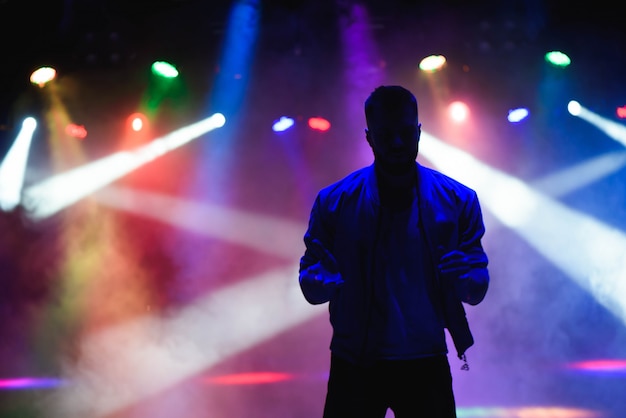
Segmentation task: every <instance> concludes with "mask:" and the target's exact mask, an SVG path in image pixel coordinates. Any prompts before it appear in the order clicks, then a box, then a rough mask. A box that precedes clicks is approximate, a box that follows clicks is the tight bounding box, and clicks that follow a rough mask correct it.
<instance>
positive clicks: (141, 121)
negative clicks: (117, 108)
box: [126, 112, 148, 132]
mask: <svg viewBox="0 0 626 418" xmlns="http://www.w3.org/2000/svg"><path fill="white" fill-rule="evenodd" d="M126 122H127V123H128V127H129V128H130V129H131V130H133V131H134V132H139V131H141V130H143V129H144V128H145V127H146V126H148V118H147V117H146V115H144V114H143V113H139V112H136V113H133V114H131V115H130V116H128V118H127V119H126Z"/></svg>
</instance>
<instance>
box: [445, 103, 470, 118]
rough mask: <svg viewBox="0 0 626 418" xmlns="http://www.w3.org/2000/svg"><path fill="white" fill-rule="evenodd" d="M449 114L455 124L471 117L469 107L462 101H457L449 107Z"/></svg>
mask: <svg viewBox="0 0 626 418" xmlns="http://www.w3.org/2000/svg"><path fill="white" fill-rule="evenodd" d="M448 114H449V115H450V119H452V120H453V121H454V122H456V123H462V122H465V121H466V120H467V118H468V117H469V107H468V106H467V105H466V104H465V103H463V102H461V101H455V102H452V103H450V105H449V106H448Z"/></svg>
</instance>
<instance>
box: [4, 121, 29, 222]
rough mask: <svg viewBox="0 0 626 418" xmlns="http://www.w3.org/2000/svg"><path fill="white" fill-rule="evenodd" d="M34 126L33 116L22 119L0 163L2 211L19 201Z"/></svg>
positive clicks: (8, 209)
mask: <svg viewBox="0 0 626 418" xmlns="http://www.w3.org/2000/svg"><path fill="white" fill-rule="evenodd" d="M36 128H37V121H36V120H35V119H34V118H30V117H29V118H26V119H24V122H22V128H21V129H20V131H19V133H18V134H17V137H16V138H15V141H14V142H13V145H11V148H9V151H8V152H7V154H6V155H5V157H4V160H2V164H0V209H2V210H4V211H10V210H13V209H14V208H15V207H16V206H17V205H18V204H19V203H20V194H21V192H22V186H23V183H24V173H25V172H26V161H27V160H28V153H29V151H30V144H31V142H32V139H33V132H35V129H36Z"/></svg>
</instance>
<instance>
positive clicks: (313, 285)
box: [298, 194, 333, 305]
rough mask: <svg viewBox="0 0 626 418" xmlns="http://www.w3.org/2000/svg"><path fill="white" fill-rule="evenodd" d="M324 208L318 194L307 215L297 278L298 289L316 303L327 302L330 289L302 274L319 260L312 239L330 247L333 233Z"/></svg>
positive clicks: (311, 301) (308, 300)
mask: <svg viewBox="0 0 626 418" xmlns="http://www.w3.org/2000/svg"><path fill="white" fill-rule="evenodd" d="M325 215H327V214H326V209H325V208H324V207H323V206H322V197H321V195H320V194H318V196H317V198H316V199H315V203H314V204H313V208H312V209H311V215H310V217H309V226H308V229H307V231H306V233H305V234H304V244H305V246H306V249H305V252H304V255H303V256H302V257H301V258H300V269H299V277H298V280H299V282H300V289H301V290H302V293H303V295H304V298H305V299H306V300H307V302H309V303H311V304H313V305H317V304H321V303H325V302H328V301H329V300H330V296H331V294H330V293H331V291H330V290H329V289H327V288H325V287H323V286H322V284H321V283H320V282H319V281H316V280H311V279H310V278H307V275H303V272H304V271H305V270H306V269H308V268H309V267H311V266H313V265H314V264H316V263H318V262H319V261H321V260H320V258H319V256H318V255H316V254H315V252H314V251H313V250H312V249H311V247H312V246H311V243H312V242H313V240H318V241H319V242H320V243H321V244H322V246H324V248H327V249H332V248H333V246H332V242H333V241H332V240H333V238H332V237H333V234H332V232H331V228H330V227H329V225H328V222H327V220H326V219H325V218H326V217H327V216H325Z"/></svg>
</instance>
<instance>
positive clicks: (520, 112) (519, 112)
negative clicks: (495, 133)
mask: <svg viewBox="0 0 626 418" xmlns="http://www.w3.org/2000/svg"><path fill="white" fill-rule="evenodd" d="M528 115H529V112H528V109H526V108H523V107H520V108H517V109H511V110H509V115H508V116H507V119H508V121H509V122H511V123H517V122H521V121H522V120H524V119H526V118H527V117H528Z"/></svg>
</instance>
